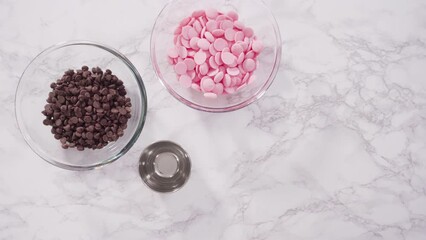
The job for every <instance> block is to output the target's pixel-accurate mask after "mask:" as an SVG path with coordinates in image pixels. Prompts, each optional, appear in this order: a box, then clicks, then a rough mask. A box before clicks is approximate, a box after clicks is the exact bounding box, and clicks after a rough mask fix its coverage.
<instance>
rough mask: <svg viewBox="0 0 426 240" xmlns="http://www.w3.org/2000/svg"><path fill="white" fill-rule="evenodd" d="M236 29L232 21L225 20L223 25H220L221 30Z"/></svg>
mask: <svg viewBox="0 0 426 240" xmlns="http://www.w3.org/2000/svg"><path fill="white" fill-rule="evenodd" d="M233 27H234V23H233V22H232V21H230V20H224V21H223V22H222V23H221V24H220V28H221V29H223V30H226V29H228V28H233Z"/></svg>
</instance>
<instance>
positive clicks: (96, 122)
mask: <svg viewBox="0 0 426 240" xmlns="http://www.w3.org/2000/svg"><path fill="white" fill-rule="evenodd" d="M50 88H51V89H52V91H51V92H49V94H48V98H47V99H46V102H47V104H46V105H45V106H44V110H43V111H42V114H43V115H44V116H45V119H44V120H43V124H44V125H47V126H51V127H52V129H51V132H52V134H54V137H55V139H58V140H60V142H61V146H62V148H64V149H68V148H77V150H79V151H83V150H84V149H86V148H89V149H100V148H103V147H105V146H106V145H108V143H109V142H111V141H117V140H118V138H119V137H121V136H123V135H124V129H126V128H127V121H128V118H130V117H131V115H130V112H131V106H132V105H131V101H130V98H127V97H125V95H126V93H127V92H126V90H125V87H124V85H123V81H121V80H119V79H118V78H117V76H115V75H113V74H112V71H111V70H109V69H107V70H106V71H105V74H104V73H103V72H102V69H100V68H99V67H95V68H92V71H90V70H89V67H88V66H82V67H81V70H80V69H79V70H76V71H74V70H68V71H66V72H65V73H64V75H63V76H62V78H61V79H58V80H57V81H56V82H53V83H51V84H50Z"/></svg>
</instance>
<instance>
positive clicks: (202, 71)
mask: <svg viewBox="0 0 426 240" xmlns="http://www.w3.org/2000/svg"><path fill="white" fill-rule="evenodd" d="M208 72H209V65H208V64H207V63H203V64H201V65H200V74H202V75H206V74H207V73H208Z"/></svg>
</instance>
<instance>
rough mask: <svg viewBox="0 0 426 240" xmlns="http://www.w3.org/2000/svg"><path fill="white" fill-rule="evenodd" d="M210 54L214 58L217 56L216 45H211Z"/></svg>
mask: <svg viewBox="0 0 426 240" xmlns="http://www.w3.org/2000/svg"><path fill="white" fill-rule="evenodd" d="M209 53H210V54H211V55H212V56H214V55H216V53H217V51H216V49H215V48H214V45H213V44H211V45H210V46H209Z"/></svg>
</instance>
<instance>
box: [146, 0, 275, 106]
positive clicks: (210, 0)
mask: <svg viewBox="0 0 426 240" xmlns="http://www.w3.org/2000/svg"><path fill="white" fill-rule="evenodd" d="M208 8H215V9H217V10H219V11H221V12H224V13H226V12H228V11H230V10H233V11H236V12H237V13H238V14H239V21H241V22H242V23H243V24H245V26H249V27H251V28H253V30H254V33H255V35H256V36H257V38H258V39H260V40H261V41H262V42H263V44H264V46H265V48H264V50H263V51H262V53H261V54H260V55H259V56H258V57H257V61H258V67H257V69H256V70H255V72H254V75H255V77H256V79H255V80H254V81H253V82H252V83H250V84H248V85H247V86H246V87H245V88H244V89H241V90H239V91H237V92H236V93H233V94H226V95H221V96H218V98H216V99H208V98H205V97H204V96H203V94H202V93H199V92H197V91H195V90H193V89H191V88H189V89H185V88H183V87H181V85H180V84H179V82H178V80H177V77H176V73H175V72H174V69H173V65H171V64H170V63H169V62H168V55H167V51H168V50H169V49H170V48H172V47H173V46H174V44H173V37H174V31H175V29H176V27H178V26H179V23H180V21H181V20H182V19H184V18H186V17H188V16H191V14H192V12H194V11H196V10H205V9H208ZM151 61H152V65H153V67H154V69H155V72H156V74H157V76H158V78H159V79H160V80H161V82H162V84H163V85H164V86H165V87H166V88H167V90H168V91H169V92H170V93H171V94H172V95H173V96H174V97H175V98H176V99H178V100H179V101H180V102H182V103H184V104H186V105H187V106H189V107H192V108H195V109H197V110H202V111H207V112H228V111H233V110H237V109H240V108H243V107H245V106H247V105H249V104H250V103H253V102H254V101H256V100H257V99H259V98H260V97H261V96H262V95H263V94H264V93H265V92H266V90H267V89H268V88H269V86H270V85H271V84H272V81H273V80H274V78H275V76H276V74H277V71H278V68H279V65H280V61H281V36H280V31H279V28H278V24H277V22H276V20H275V18H274V16H273V15H272V12H271V11H270V9H268V7H267V6H266V5H265V3H264V2H263V1H261V0H173V1H170V2H169V3H168V4H167V5H166V6H165V7H164V8H163V10H162V11H161V13H160V14H159V16H158V17H157V20H156V22H155V25H154V28H153V30H152V35H151Z"/></svg>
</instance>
